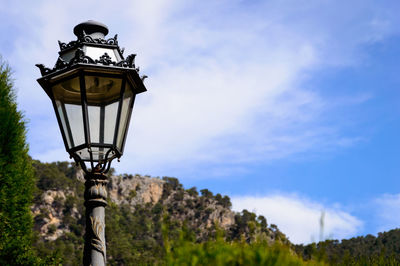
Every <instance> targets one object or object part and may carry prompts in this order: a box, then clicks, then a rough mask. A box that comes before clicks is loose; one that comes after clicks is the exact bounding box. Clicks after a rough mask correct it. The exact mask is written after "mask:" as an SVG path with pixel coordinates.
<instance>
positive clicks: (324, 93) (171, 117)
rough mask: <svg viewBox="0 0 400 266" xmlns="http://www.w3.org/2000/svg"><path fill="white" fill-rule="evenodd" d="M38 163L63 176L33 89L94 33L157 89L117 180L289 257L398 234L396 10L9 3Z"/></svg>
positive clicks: (54, 135) (159, 0)
mask: <svg viewBox="0 0 400 266" xmlns="http://www.w3.org/2000/svg"><path fill="white" fill-rule="evenodd" d="M0 6H1V9H0V34H1V36H3V37H2V38H0V54H1V55H2V58H3V60H4V61H7V62H8V64H9V65H10V66H11V68H12V69H13V78H14V80H15V87H16V88H17V102H18V105H19V108H20V110H22V112H23V113H24V115H25V119H26V120H27V121H28V122H27V127H28V132H27V141H28V143H29V147H30V152H29V153H30V155H31V156H32V157H33V158H35V159H39V160H41V161H44V162H52V161H64V160H67V159H68V154H67V153H66V151H65V149H64V145H63V143H62V139H61V135H60V132H59V128H58V125H57V122H56V119H55V115H54V111H53V110H52V106H51V103H50V100H49V99H48V97H47V96H46V94H45V93H44V92H43V90H42V89H41V87H40V86H39V85H38V84H37V82H36V79H37V78H39V77H40V72H39V70H38V69H37V68H36V67H35V66H34V65H35V64H37V63H42V64H44V65H46V66H49V67H52V66H53V65H54V64H55V62H56V60H57V56H58V54H57V52H58V50H59V47H58V43H57V41H58V40H61V41H62V42H69V41H71V40H75V38H76V37H75V36H74V35H73V32H72V30H73V27H74V26H75V25H77V24H79V23H81V22H83V21H87V20H89V19H92V20H97V21H100V22H102V23H104V24H106V25H107V26H108V28H109V30H110V34H109V37H112V36H114V35H115V34H118V40H119V44H120V46H122V47H125V55H127V54H130V53H136V54H137V57H136V65H138V66H140V72H141V73H142V74H146V75H147V76H149V78H148V79H146V80H145V85H146V87H147V89H148V91H147V92H146V93H143V94H140V95H138V97H137V98H136V102H135V108H134V113H133V115H132V119H131V125H130V129H129V135H128V138H127V143H126V147H125V152H124V155H123V157H122V158H121V162H120V163H117V162H114V163H113V165H112V166H113V167H114V168H115V169H116V171H117V173H131V174H135V173H139V174H143V175H151V176H159V177H162V176H174V177H177V178H179V180H180V181H181V182H182V183H183V184H184V186H185V187H186V188H190V187H193V186H195V187H197V188H198V189H203V188H208V189H209V190H211V191H213V192H214V193H221V194H224V195H228V196H229V197H230V198H231V200H232V202H233V209H234V210H237V211H241V210H242V209H248V210H249V211H254V212H256V213H257V214H258V215H264V216H265V217H266V218H267V222H268V223H269V224H276V225H278V227H279V228H280V229H281V231H283V233H285V234H286V235H287V236H288V237H289V240H291V241H292V242H294V243H310V242H312V241H319V240H323V239H339V240H340V239H343V238H350V237H354V236H359V235H367V234H373V235H376V234H377V233H378V232H382V231H388V230H390V229H394V228H397V227H399V224H400V140H399V136H400V75H399V74H398V73H399V71H400V65H399V63H398V62H400V17H399V16H398V11H399V8H400V2H398V1H395V0H393V1H386V0H382V1H372V0H347V1H340V0H335V1H333V0H319V1H316V0H298V1H294V0H280V1H279V0H269V1H267V0H265V1H258V0H253V1H239V0H229V1H228V0H213V1H209V0H204V1H189V0H186V1H183V0H169V1H166V0H155V1H136V0H135V1H132V0H131V1H113V2H110V1H99V0H96V1H54V0H53V1H50V0H37V1H26V0H25V1H5V0H0Z"/></svg>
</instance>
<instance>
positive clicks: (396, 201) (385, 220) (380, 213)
mask: <svg viewBox="0 0 400 266" xmlns="http://www.w3.org/2000/svg"><path fill="white" fill-rule="evenodd" d="M371 206H372V208H370V210H371V211H370V213H372V214H373V216H374V217H373V219H372V220H374V223H375V226H376V231H377V232H383V231H388V230H391V229H394V228H399V227H400V222H399V221H400V194H384V195H382V196H380V197H378V198H376V199H374V200H373V201H372V204H371Z"/></svg>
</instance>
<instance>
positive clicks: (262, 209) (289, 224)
mask: <svg viewBox="0 0 400 266" xmlns="http://www.w3.org/2000/svg"><path fill="white" fill-rule="evenodd" d="M232 203H233V209H234V210H236V211H241V210H243V209H247V210H249V211H254V212H256V213H257V214H258V215H264V216H265V217H266V218H267V221H268V223H269V224H276V225H278V227H279V228H280V230H281V231H282V232H283V233H284V234H286V236H288V237H289V240H290V241H292V242H293V243H296V244H300V243H310V242H313V241H319V240H320V236H321V233H322V237H323V239H327V238H329V239H343V238H348V237H353V236H354V235H355V234H357V233H359V232H361V229H362V226H363V222H362V221H360V220H359V219H358V218H357V217H355V216H353V215H351V214H350V213H348V212H346V211H344V210H342V209H340V208H339V207H337V206H329V205H324V204H321V203H318V202H315V201H312V200H309V199H306V198H302V197H299V196H296V195H285V194H271V195H267V196H240V197H232ZM321 215H322V216H323V217H324V218H323V226H322V227H321V224H320V220H321ZM321 230H322V231H321Z"/></svg>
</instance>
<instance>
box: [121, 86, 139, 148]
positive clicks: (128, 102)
mask: <svg viewBox="0 0 400 266" xmlns="http://www.w3.org/2000/svg"><path fill="white" fill-rule="evenodd" d="M134 96H135V95H134V93H133V91H132V87H131V86H130V84H129V82H127V84H126V88H125V92H124V96H123V99H122V107H121V118H120V121H119V127H118V137H117V147H118V149H119V150H120V151H121V152H122V145H123V141H124V137H125V134H126V130H127V126H128V123H129V121H128V119H129V114H130V112H131V111H132V108H131V107H132V101H133V98H134Z"/></svg>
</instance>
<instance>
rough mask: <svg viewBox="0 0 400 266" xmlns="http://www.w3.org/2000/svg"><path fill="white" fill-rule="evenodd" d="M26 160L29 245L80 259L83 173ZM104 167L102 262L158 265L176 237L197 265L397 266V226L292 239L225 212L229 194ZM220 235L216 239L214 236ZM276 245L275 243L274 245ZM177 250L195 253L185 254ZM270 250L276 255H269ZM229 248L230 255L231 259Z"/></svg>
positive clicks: (259, 219)
mask: <svg viewBox="0 0 400 266" xmlns="http://www.w3.org/2000/svg"><path fill="white" fill-rule="evenodd" d="M33 166H34V169H35V174H36V178H37V180H36V185H37V190H36V193H35V199H34V204H33V205H32V207H31V210H32V213H33V216H34V229H35V232H36V243H35V249H36V250H37V253H38V254H39V255H40V256H42V257H51V256H53V257H55V259H54V261H60V260H61V261H62V264H63V265H80V264H81V261H82V250H83V235H84V224H85V217H84V215H85V212H84V207H83V192H84V185H83V182H84V175H83V172H82V171H81V170H79V169H78V168H76V167H74V166H73V165H72V164H70V163H68V162H55V163H41V162H39V161H33ZM110 172H111V173H110V174H109V176H108V179H109V183H108V206H107V207H106V241H107V262H108V264H109V265H155V264H158V265H165V264H166V259H167V260H168V258H169V255H168V254H167V253H166V252H167V251H166V249H167V248H168V246H170V245H171V243H178V244H177V245H176V246H175V252H176V254H177V255H176V256H175V257H176V259H177V261H179V260H180V259H184V260H185V263H187V262H188V261H191V262H193V260H197V259H198V258H199V259H200V260H202V259H203V260H204V259H205V261H204V263H203V264H201V263H200V264H198V265H207V264H210V263H214V262H215V261H219V260H221V259H223V260H225V261H227V262H226V263H225V264H224V263H221V262H220V265H226V264H230V261H231V262H232V261H238V260H242V261H245V259H246V258H247V259H249V258H250V259H249V260H248V261H250V262H249V263H250V264H254V261H260V258H261V257H262V256H264V257H265V256H266V257H265V258H264V259H265V260H264V261H266V263H267V265H270V264H269V263H270V262H269V261H275V262H274V263H275V264H274V263H272V262H271V263H272V264H271V265H279V263H282V262H285V261H287V263H289V264H290V263H294V265H398V262H399V261H400V230H399V229H395V230H391V231H389V232H384V233H379V234H378V236H376V237H375V236H372V235H367V236H361V237H355V238H351V239H344V240H341V241H338V240H326V241H323V242H319V243H313V244H309V245H293V244H292V243H290V242H289V241H288V240H287V238H286V237H285V235H284V234H283V233H282V232H280V230H279V229H278V227H277V226H276V225H273V224H271V225H268V224H267V220H266V218H265V217H263V216H256V214H254V213H252V212H249V211H247V210H243V211H242V212H240V213H238V212H234V211H232V210H231V202H230V199H229V197H228V196H222V195H220V194H216V195H214V194H213V193H212V192H211V191H209V190H208V189H202V190H200V191H199V192H198V191H197V189H196V188H195V187H192V188H189V189H185V188H184V187H183V186H182V184H180V183H179V180H178V179H177V178H174V177H163V178H158V177H150V176H141V175H137V174H136V175H130V174H123V175H114V174H113V170H112V171H110ZM221 236H222V238H223V241H222V242H221V241H220V240H218V239H221ZM182 240H184V241H183V242H182ZM185 241H186V242H185ZM179 243H183V244H181V249H182V250H184V251H182V250H180V247H179ZM276 243H280V244H282V246H278V247H276V246H275V244H276ZM196 245H197V246H196ZM282 247H283V249H282ZM286 247H287V248H286ZM199 248H200V250H199ZM274 248H275V249H274ZM169 249H170V250H174V247H172V249H171V247H170V248H169ZM246 250H247V251H249V252H247V251H246ZM182 252H184V253H187V252H189V253H190V254H191V255H190V256H192V257H193V258H194V257H195V256H197V257H196V258H195V259H193V258H189V259H187V257H185V256H182ZM272 253H273V254H275V255H273V256H270V255H268V254H272ZM296 253H297V254H298V257H297V256H296V255H295V254H296ZM232 254H236V255H235V256H236V258H233V259H232V260H230V259H229V256H233V255H232ZM265 254H267V255H265ZM260 256H261V257H260ZM268 256H269V257H268ZM278 257H279V258H280V261H279V263H278V264H276V258H278ZM300 257H301V258H302V259H300ZM238 258H239V259H238ZM271 258H272V260H271ZM282 258H283V259H282ZM57 259H58V260H57ZM185 263H181V264H179V263H177V264H174V263H167V265H186V264H185ZM264 264H265V263H264ZM239 265H245V264H243V263H242V264H239ZM260 265H261V263H260ZM282 265H286V264H282Z"/></svg>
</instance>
